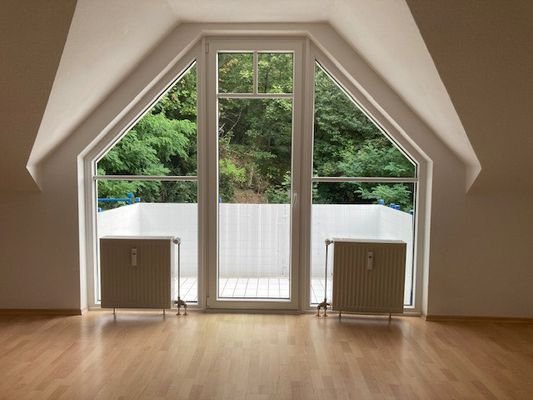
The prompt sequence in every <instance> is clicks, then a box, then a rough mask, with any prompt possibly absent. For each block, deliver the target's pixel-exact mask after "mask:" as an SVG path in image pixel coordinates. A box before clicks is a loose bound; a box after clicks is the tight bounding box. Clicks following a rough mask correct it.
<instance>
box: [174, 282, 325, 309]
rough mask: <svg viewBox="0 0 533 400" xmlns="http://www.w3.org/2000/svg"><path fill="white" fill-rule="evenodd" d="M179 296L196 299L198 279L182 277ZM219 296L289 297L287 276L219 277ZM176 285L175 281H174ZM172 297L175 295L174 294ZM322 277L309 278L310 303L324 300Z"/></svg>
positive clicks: (193, 301)
mask: <svg viewBox="0 0 533 400" xmlns="http://www.w3.org/2000/svg"><path fill="white" fill-rule="evenodd" d="M181 280H182V282H181V295H182V296H181V297H182V298H183V299H185V301H187V302H191V303H195V302H197V301H198V281H197V278H196V277H183V278H182V279H181ZM219 283H220V288H221V293H220V294H221V296H220V297H226V298H231V297H237V298H250V299H252V298H260V299H261V298H266V299H283V298H285V299H286V298H289V278H287V277H278V278H220V282H219ZM331 285H332V281H331V280H329V281H328V299H329V300H331ZM176 286H177V282H176ZM174 297H177V294H175V296H174ZM323 297H324V279H321V278H313V279H312V280H311V303H312V304H317V303H320V302H321V301H322V300H324V298H323Z"/></svg>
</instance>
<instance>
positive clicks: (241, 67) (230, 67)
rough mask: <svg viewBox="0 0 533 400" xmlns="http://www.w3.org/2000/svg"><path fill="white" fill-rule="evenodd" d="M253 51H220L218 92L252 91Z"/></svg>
mask: <svg viewBox="0 0 533 400" xmlns="http://www.w3.org/2000/svg"><path fill="white" fill-rule="evenodd" d="M253 88H254V73H253V53H218V93H252V92H253Z"/></svg>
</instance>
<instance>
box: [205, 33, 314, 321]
mask: <svg viewBox="0 0 533 400" xmlns="http://www.w3.org/2000/svg"><path fill="white" fill-rule="evenodd" d="M304 43H305V41H304V39H302V38H299V39H294V38H272V37H268V38H261V37H254V38H235V37H233V38H221V37H207V38H205V40H204V46H205V49H206V51H205V54H206V73H207V75H206V77H205V82H206V90H207V94H206V100H207V107H206V108H207V115H206V120H207V132H206V133H207V146H208V148H207V176H208V178H207V185H208V188H207V208H208V213H207V218H208V221H209V222H208V226H209V229H208V231H209V232H208V238H207V244H208V249H207V267H208V270H207V277H208V278H207V286H206V287H207V293H206V294H207V300H206V306H207V308H209V309H243V310H260V309H267V310H294V311H296V310H300V309H301V308H302V305H303V304H305V303H304V302H302V299H301V296H300V294H299V291H300V288H299V282H300V281H301V277H300V271H301V270H302V268H301V266H300V220H301V218H300V204H299V203H300V201H299V194H300V193H301V176H302V174H301V172H300V170H301V149H302V145H301V142H302V115H303V112H302V111H303V87H305V82H304V81H303V79H304V76H303V60H304V58H303V52H304ZM219 51H228V52H231V51H235V52H239V51H290V52H293V53H294V59H293V60H294V75H293V96H292V102H293V107H292V109H293V121H292V143H291V152H292V167H291V174H292V187H291V207H290V208H291V235H290V240H291V247H290V248H291V250H290V299H289V300H284V299H253V300H247V299H226V298H224V299H220V298H218V204H219V203H218V106H217V105H218V100H217V93H216V91H217V69H216V68H217V62H216V61H217V60H216V58H217V54H218V52H219ZM261 97H267V96H261V95H251V96H250V98H261Z"/></svg>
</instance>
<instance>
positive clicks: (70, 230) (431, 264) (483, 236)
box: [0, 31, 533, 317]
mask: <svg viewBox="0 0 533 400" xmlns="http://www.w3.org/2000/svg"><path fill="white" fill-rule="evenodd" d="M191 37H194V35H192V36H187V34H185V33H183V32H182V33H180V32H179V31H176V32H174V33H172V34H171V35H170V36H169V37H168V38H167V39H166V40H165V41H164V42H162V43H161V45H160V46H159V47H158V48H156V49H155V50H154V53H153V54H151V55H149V56H148V57H147V59H146V61H145V62H143V63H141V64H140V65H139V67H138V68H137V69H136V70H135V71H134V72H133V73H132V74H131V75H130V76H129V77H128V78H127V79H126V80H125V81H124V82H123V83H122V85H121V86H120V87H118V88H117V89H116V90H115V91H114V92H113V93H111V95H110V96H109V97H108V98H107V99H106V100H105V101H104V103H102V104H101V105H100V106H99V107H97V108H96V109H95V110H94V112H93V113H92V114H91V116H90V117H89V118H88V119H87V120H85V121H84V122H83V123H82V124H81V125H80V126H79V127H78V128H77V129H76V132H75V133H74V134H73V135H71V136H70V137H69V138H68V139H67V140H66V141H64V142H63V143H62V144H61V145H60V146H59V147H58V149H57V150H56V151H55V152H54V153H53V154H52V155H51V156H50V157H48V158H46V159H45V160H43V162H42V164H41V165H40V166H39V171H40V174H41V176H42V191H41V192H38V193H11V192H9V191H6V190H5V189H4V190H2V192H0V308H80V307H83V306H84V301H86V299H85V300H84V298H85V296H84V293H83V290H84V288H82V287H83V283H80V270H81V269H84V268H85V265H84V261H83V260H84V257H81V258H80V248H79V235H80V225H79V219H78V217H79V210H78V200H79V199H78V187H79V186H80V182H79V178H78V175H77V167H78V158H77V157H78V155H79V154H80V153H81V152H82V151H83V150H84V149H85V148H86V147H87V146H88V145H89V144H90V143H91V141H92V140H94V138H95V137H96V136H97V134H98V133H99V132H102V131H103V130H105V129H106V127H107V126H108V125H109V123H110V122H111V121H113V120H114V118H115V117H116V116H117V115H118V114H120V113H121V111H122V110H123V109H124V108H125V107H126V106H127V105H128V104H130V102H131V99H132V98H135V96H138V94H139V93H140V92H141V90H142V88H144V87H146V86H147V85H148V84H149V83H150V82H151V80H152V79H153V77H154V76H156V75H157V73H159V72H160V71H162V70H163V69H164V67H165V66H166V65H168V63H169V62H170V61H171V59H172V58H173V57H174V56H176V54H177V53H178V52H179V50H178V49H182V48H183V47H184V46H185V44H184V43H186V42H189V41H190V39H191ZM332 40H333V39H332ZM336 42H338V43H340V42H342V40H341V39H339V38H337V39H336ZM336 46H338V45H333V44H332V45H331V46H330V47H331V48H335V47H336ZM343 55H344V56H343V64H344V65H345V66H346V68H345V69H344V71H345V72H346V73H347V74H348V75H350V76H352V77H354V78H357V81H358V82H360V83H362V84H363V86H364V87H365V88H366V89H367V91H368V92H369V94H370V95H372V96H373V98H374V99H375V100H376V101H377V102H378V103H379V104H381V106H382V107H383V108H384V109H385V110H387V111H388V113H389V114H390V116H391V117H392V119H393V120H394V121H395V122H396V124H397V125H398V127H399V128H401V129H402V130H404V131H405V132H408V133H409V134H410V135H411V137H412V138H413V139H414V141H415V142H416V143H417V144H418V145H419V146H420V147H421V148H423V149H424V151H425V152H426V153H427V154H428V156H429V157H430V158H431V160H432V180H431V185H432V186H431V192H430V194H431V197H432V205H433V206H432V210H431V232H430V233H431V239H430V254H429V259H428V269H427V271H425V272H426V275H425V281H426V282H427V286H428V291H427V305H426V307H425V310H424V311H425V312H427V313H429V314H461V315H488V316H506V315H507V316H522V317H533V307H531V304H533V290H531V289H532V287H533V277H532V276H531V274H532V272H531V270H532V268H531V252H530V250H529V249H530V248H531V243H533V236H532V235H533V234H532V230H531V227H530V226H529V223H530V221H532V220H533V218H532V213H531V209H530V204H529V203H530V201H531V199H532V198H533V196H532V192H531V189H527V191H525V192H509V193H505V192H498V188H494V187H492V186H490V185H487V186H485V187H482V188H478V191H477V192H476V193H475V194H465V189H464V186H465V185H464V182H465V172H464V165H463V164H462V163H461V162H460V161H459V160H458V159H457V157H455V156H454V155H453V154H452V153H451V152H450V151H449V150H448V149H447V148H446V146H444V145H443V144H442V143H441V142H440V141H439V140H438V139H437V138H436V137H435V136H434V135H433V134H432V133H431V130H429V128H428V127H427V126H426V125H425V124H424V123H423V122H422V121H421V120H420V119H419V118H417V116H416V115H415V114H414V113H413V112H412V111H411V110H410V109H409V108H408V107H407V106H406V105H405V103H404V102H403V101H402V100H401V98H400V97H399V96H397V94H396V93H394V92H393V91H392V90H391V89H390V87H388V86H387V85H386V84H385V83H384V82H383V80H381V78H380V77H379V76H377V75H376V74H375V72H374V71H373V70H371V69H370V68H369V67H368V66H367V65H366V64H365V63H364V61H363V60H361V59H360V58H359V57H358V56H357V55H356V54H355V53H353V52H350V53H349V52H345V51H344V52H343ZM365 65H366V66H365ZM29 112H31V111H29ZM508 123H509V131H512V126H513V121H508ZM486 140H490V138H487V139H486ZM500 161H501V162H502V163H506V162H512V161H513V154H506V153H504V152H502V153H501V160H500ZM5 173H9V171H5ZM488 181H489V182H490V179H488ZM80 204H82V202H80ZM82 228H83V227H82ZM82 230H83V229H82ZM81 251H82V252H83V249H81Z"/></svg>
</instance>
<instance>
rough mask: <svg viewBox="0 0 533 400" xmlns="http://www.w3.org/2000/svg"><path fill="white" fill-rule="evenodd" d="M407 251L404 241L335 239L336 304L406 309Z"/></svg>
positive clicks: (343, 308)
mask: <svg viewBox="0 0 533 400" xmlns="http://www.w3.org/2000/svg"><path fill="white" fill-rule="evenodd" d="M405 255H406V244H405V243H404V242H401V241H391V240H375V241H373V240H365V241H360V240H349V239H334V241H333V299H332V308H333V309H334V310H336V311H339V312H342V311H347V312H368V313H401V312H403V302H404V285H405ZM339 315H340V314H339Z"/></svg>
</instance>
